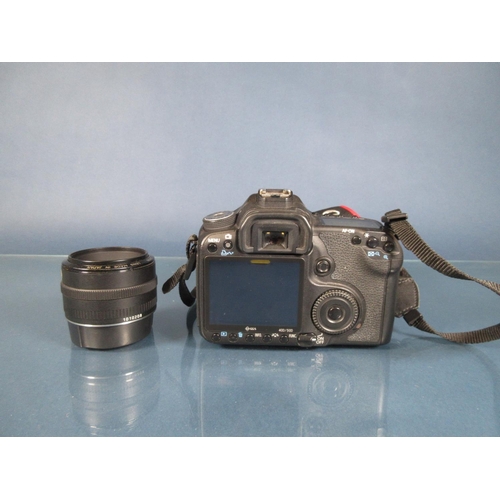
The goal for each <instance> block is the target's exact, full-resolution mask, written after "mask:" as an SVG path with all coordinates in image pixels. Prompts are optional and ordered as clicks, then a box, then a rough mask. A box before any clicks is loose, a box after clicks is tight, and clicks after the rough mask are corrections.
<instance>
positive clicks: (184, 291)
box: [161, 234, 198, 307]
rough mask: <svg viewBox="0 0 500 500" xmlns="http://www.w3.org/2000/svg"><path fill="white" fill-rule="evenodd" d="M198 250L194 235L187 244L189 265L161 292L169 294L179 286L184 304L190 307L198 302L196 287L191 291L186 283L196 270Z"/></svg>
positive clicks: (163, 287) (179, 270)
mask: <svg viewBox="0 0 500 500" xmlns="http://www.w3.org/2000/svg"><path fill="white" fill-rule="evenodd" d="M197 250H198V237H197V236H196V235H195V234H193V235H192V236H190V238H189V239H188V241H187V243H186V256H187V258H188V261H187V264H183V265H182V266H181V267H179V269H177V271H175V273H174V274H173V275H172V277H170V278H169V279H168V280H167V281H165V283H164V284H163V286H162V288H161V290H162V292H163V293H168V292H170V291H171V290H173V289H174V288H175V287H176V286H177V285H179V295H180V297H181V300H182V302H183V303H184V304H186V305H187V306H188V307H190V306H192V305H193V304H194V302H195V300H196V287H194V288H193V289H192V290H189V288H188V286H187V285H186V281H187V280H188V279H189V277H190V276H191V273H192V272H193V271H194V269H195V268H196V253H197Z"/></svg>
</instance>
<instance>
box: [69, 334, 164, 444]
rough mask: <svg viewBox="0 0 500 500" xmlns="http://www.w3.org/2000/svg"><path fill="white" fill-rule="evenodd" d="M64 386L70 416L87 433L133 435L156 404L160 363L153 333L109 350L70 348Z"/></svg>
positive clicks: (158, 391) (95, 434)
mask: <svg viewBox="0 0 500 500" xmlns="http://www.w3.org/2000/svg"><path fill="white" fill-rule="evenodd" d="M69 390H70V393H71V401H72V407H73V413H74V416H75V418H76V419H77V420H78V422H80V424H82V425H83V426H84V429H85V432H86V433H88V434H90V435H94V436H101V435H102V436H109V435H111V436H112V435H123V434H127V433H132V431H133V429H134V428H135V427H136V425H137V424H138V422H139V421H140V420H141V419H142V418H143V417H145V416H146V415H147V414H148V413H150V412H151V411H152V410H153V409H154V408H155V407H156V406H157V404H158V399H159V394H160V367H159V360H158V352H157V349H156V346H155V344H154V337H153V335H149V336H148V337H147V338H146V339H144V340H143V341H141V342H139V343H137V344H134V345H131V346H127V347H123V348H121V349H116V350H111V351H94V350H86V349H80V348H78V347H74V346H73V347H72V350H71V360H70V376H69Z"/></svg>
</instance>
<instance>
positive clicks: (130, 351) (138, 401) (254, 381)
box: [0, 256, 500, 436]
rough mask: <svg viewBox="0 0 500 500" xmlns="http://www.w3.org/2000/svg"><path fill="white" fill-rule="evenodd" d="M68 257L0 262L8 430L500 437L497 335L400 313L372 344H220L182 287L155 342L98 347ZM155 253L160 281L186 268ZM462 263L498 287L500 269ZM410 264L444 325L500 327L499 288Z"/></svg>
mask: <svg viewBox="0 0 500 500" xmlns="http://www.w3.org/2000/svg"><path fill="white" fill-rule="evenodd" d="M62 260H63V257H24V256H1V257H0V275H1V277H2V287H1V290H0V314H1V316H0V318H1V319H0V326H1V330H0V435H2V436H94V435H95V436H498V435H500V341H496V342H493V343H489V344H483V345H472V346H463V345H456V344H452V343H450V342H447V341H445V340H441V339H439V338H435V337H433V336H430V335H427V334H424V333H421V332H419V331H417V330H414V329H411V328H410V327H408V326H407V325H406V323H404V321H403V320H396V323H395V329H394V334H393V339H392V341H391V343H390V344H388V345H386V346H381V347H375V348H316V349H311V350H305V349H301V350H299V349H291V348H283V349H278V348H276V349H263V348H237V347H226V348H224V347H221V346H218V345H214V344H210V343H208V342H206V341H204V340H203V339H202V338H201V336H200V335H199V333H198V330H197V325H196V318H195V317H194V316H195V315H194V310H193V309H191V310H188V309H187V308H186V307H185V306H184V305H183V304H182V303H181V301H180V299H179V297H178V294H177V291H174V292H172V293H170V294H168V295H165V296H164V295H162V294H161V293H160V296H159V305H158V309H157V311H156V313H155V317H154V324H153V332H152V334H151V335H149V336H148V337H147V338H146V339H144V340H142V341H141V342H139V343H137V344H135V345H132V346H128V347H124V348H121V349H116V350H110V351H90V350H87V349H82V348H78V347H76V346H73V345H72V343H71V341H70V337H69V331H68V326H67V324H66V319H65V317H64V313H63V308H62V296H61V293H60V289H59V282H60V265H61V262H62ZM156 260H157V274H158V280H159V283H160V285H161V284H162V283H163V281H164V280H165V279H167V278H168V277H170V275H171V274H172V273H173V272H174V271H175V270H176V269H177V267H178V266H179V265H181V264H182V263H183V259H182V258H157V259H156ZM456 265H457V266H458V267H459V268H461V269H462V270H464V271H466V272H468V273H470V274H472V275H474V276H478V277H482V278H488V279H491V280H493V281H500V263H481V262H461V263H456ZM405 267H406V268H407V269H408V270H409V271H410V273H411V274H412V275H413V276H414V278H415V279H416V281H417V283H418V284H419V286H420V291H421V295H422V301H421V302H422V307H421V311H422V313H423V314H424V316H425V318H426V319H427V320H428V322H429V323H431V324H432V325H433V326H434V327H435V328H437V329H441V330H443V331H461V330H469V329H474V328H480V327H484V326H489V325H492V324H495V323H498V297H496V296H495V295H494V294H493V293H491V292H488V291H487V290H483V289H482V287H480V286H479V285H476V284H473V283H466V282H459V281H457V280H452V279H449V278H444V277H442V276H440V275H439V274H437V273H436V272H434V271H432V270H430V269H427V268H425V266H423V265H422V264H420V263H417V262H407V263H405Z"/></svg>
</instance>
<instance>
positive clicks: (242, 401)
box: [200, 348, 388, 436]
mask: <svg viewBox="0 0 500 500" xmlns="http://www.w3.org/2000/svg"><path fill="white" fill-rule="evenodd" d="M228 350H231V348H226V349H224V350H223V351H224V352H222V353H221V352H220V350H217V351H215V350H210V351H208V352H207V356H205V357H204V359H203V360H202V366H201V371H200V380H201V388H200V390H201V429H202V434H203V435H205V436H243V435H245V436H347V435H348V436H383V435H385V405H386V397H385V395H386V384H387V379H388V374H387V369H388V363H387V362H386V360H385V355H384V354H385V351H384V350H380V349H379V350H378V351H377V352H375V351H374V350H373V349H362V350H360V349H356V350H355V352H352V351H351V352H349V350H344V349H341V350H339V349H336V350H335V351H334V350H332V351H327V352H317V351H316V350H315V351H300V352H297V351H296V350H278V349H276V350H267V351H266V350H262V349H259V350H249V349H244V350H242V349H237V350H233V352H231V353H229V352H228ZM221 408H224V411H221Z"/></svg>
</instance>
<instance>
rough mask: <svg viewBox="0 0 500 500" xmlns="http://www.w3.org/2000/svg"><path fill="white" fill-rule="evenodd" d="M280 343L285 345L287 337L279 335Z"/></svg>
mask: <svg viewBox="0 0 500 500" xmlns="http://www.w3.org/2000/svg"><path fill="white" fill-rule="evenodd" d="M280 342H281V343H282V344H286V343H287V342H288V335H280Z"/></svg>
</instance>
